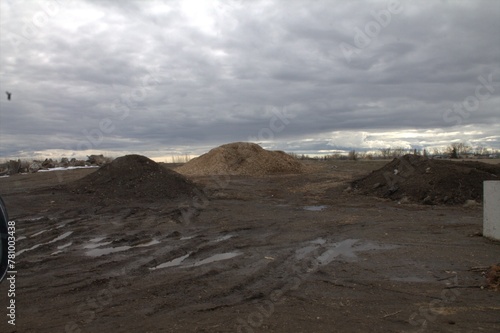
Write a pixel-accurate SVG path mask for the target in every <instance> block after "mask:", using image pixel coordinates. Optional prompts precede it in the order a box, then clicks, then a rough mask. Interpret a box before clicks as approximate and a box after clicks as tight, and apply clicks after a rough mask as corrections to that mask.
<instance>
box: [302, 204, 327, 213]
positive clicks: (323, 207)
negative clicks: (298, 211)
mask: <svg viewBox="0 0 500 333" xmlns="http://www.w3.org/2000/svg"><path fill="white" fill-rule="evenodd" d="M327 207H328V206H325V205H319V206H304V209H305V210H309V211H312V212H319V211H321V210H323V209H326V208H327Z"/></svg>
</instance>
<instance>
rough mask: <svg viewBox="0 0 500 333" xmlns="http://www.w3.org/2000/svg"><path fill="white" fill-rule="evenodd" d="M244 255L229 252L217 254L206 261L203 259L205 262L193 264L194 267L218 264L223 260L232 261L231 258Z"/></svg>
mask: <svg viewBox="0 0 500 333" xmlns="http://www.w3.org/2000/svg"><path fill="white" fill-rule="evenodd" d="M241 254H242V253H241V252H227V253H219V254H215V255H213V256H211V257H208V258H206V259H203V260H200V261H197V262H195V263H194V264H193V266H195V267H196V266H201V265H205V264H210V263H213V262H216V261H221V260H227V259H231V258H234V257H237V256H239V255H241Z"/></svg>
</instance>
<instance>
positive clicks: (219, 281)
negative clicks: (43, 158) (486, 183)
mask: <svg viewBox="0 0 500 333" xmlns="http://www.w3.org/2000/svg"><path fill="white" fill-rule="evenodd" d="M387 162H388V161H357V162H356V161H307V162H305V163H306V164H307V172H305V173H303V174H295V175H277V176H263V177H251V176H219V177H211V176H203V177H201V176H198V177H189V179H190V180H192V181H193V182H194V183H195V184H196V185H197V187H198V189H199V190H196V191H195V193H196V194H197V197H196V198H195V199H189V198H187V197H179V198H175V197H172V196H170V198H167V197H165V198H164V199H152V198H150V197H147V196H145V197H144V198H142V199H137V198H134V197H133V196H131V195H130V193H131V191H130V189H129V188H125V187H124V190H123V191H124V192H123V193H124V195H122V196H121V195H120V193H116V194H115V195H113V196H109V197H98V196H95V195H93V193H92V191H90V190H89V193H85V191H81V192H80V193H77V192H75V191H73V192H72V191H70V190H68V189H67V187H66V184H68V183H69V182H71V181H74V180H77V179H80V178H82V177H84V176H86V175H89V174H90V173H93V172H96V169H79V170H69V171H54V172H44V173H41V172H40V173H36V174H28V175H15V176H11V177H8V178H0V195H2V197H3V199H4V201H5V203H6V205H7V209H8V211H9V215H10V220H13V221H15V223H16V233H17V237H18V238H17V249H16V251H17V258H16V270H17V275H16V281H15V323H16V325H15V326H12V325H10V324H8V320H10V319H9V317H8V316H7V313H8V311H9V310H7V309H6V308H7V306H8V301H9V300H10V299H11V298H8V297H7V293H8V290H9V283H7V281H3V282H2V284H1V285H0V295H1V296H0V309H2V310H0V312H1V313H2V315H1V316H0V318H1V323H0V332H23V333H25V332H36V333H39V332H51V333H54V332H305V333H313V332H363V333H364V332H384V333H386V332H500V292H499V291H495V290H492V289H491V288H488V284H487V280H486V274H487V270H488V268H489V267H490V266H491V265H493V264H497V263H499V262H500V243H499V242H495V241H492V240H489V239H486V238H484V237H482V236H481V232H482V206H481V204H478V205H476V206H474V205H472V206H471V207H467V208H466V207H463V206H462V205H454V206H450V205H421V204H414V203H398V201H391V200H389V199H381V198H375V197H372V196H365V195H361V194H357V193H355V191H346V188H348V187H349V184H350V182H351V181H353V180H355V179H358V178H359V177H361V176H364V175H367V174H368V173H370V172H371V171H372V170H375V169H378V168H381V167H382V166H384V165H385V164H386V163H387ZM127 186H128V185H127ZM132 192H133V191H132Z"/></svg>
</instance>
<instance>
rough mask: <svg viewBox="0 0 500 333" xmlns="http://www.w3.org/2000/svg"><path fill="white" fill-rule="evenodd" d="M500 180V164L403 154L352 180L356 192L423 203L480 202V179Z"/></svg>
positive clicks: (481, 180)
mask: <svg viewBox="0 0 500 333" xmlns="http://www.w3.org/2000/svg"><path fill="white" fill-rule="evenodd" d="M485 180H500V165H493V164H487V163H481V162H463V161H450V160H431V159H427V158H424V157H422V156H415V155H405V156H403V157H400V158H395V159H394V160H392V161H391V162H389V163H388V164H387V165H385V166H384V167H382V168H381V169H379V170H375V171H372V173H370V174H369V175H367V176H365V177H363V178H361V179H359V180H356V181H354V182H353V183H352V188H353V189H354V190H356V191H358V192H359V193H362V194H369V195H375V196H378V197H384V198H390V199H392V200H401V201H408V202H416V203H423V204H449V205H458V204H464V203H466V202H468V203H470V202H471V201H472V202H473V201H476V202H482V200H483V182H484V181H485Z"/></svg>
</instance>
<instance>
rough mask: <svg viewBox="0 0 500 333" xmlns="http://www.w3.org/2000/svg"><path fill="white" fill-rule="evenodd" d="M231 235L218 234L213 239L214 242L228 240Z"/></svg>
mask: <svg viewBox="0 0 500 333" xmlns="http://www.w3.org/2000/svg"><path fill="white" fill-rule="evenodd" d="M232 237H233V235H224V236H220V237H218V238H216V239H214V240H213V242H214V243H219V242H222V241H225V240H228V239H229V238H232Z"/></svg>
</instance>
